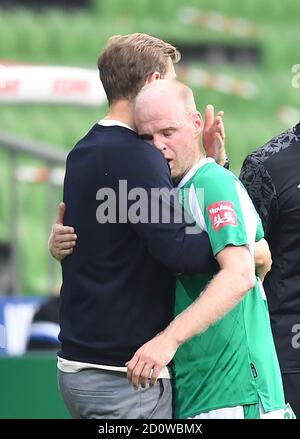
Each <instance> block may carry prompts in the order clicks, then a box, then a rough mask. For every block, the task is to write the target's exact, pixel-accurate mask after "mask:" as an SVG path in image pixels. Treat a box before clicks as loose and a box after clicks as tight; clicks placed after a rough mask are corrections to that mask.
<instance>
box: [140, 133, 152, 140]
mask: <svg viewBox="0 0 300 439" xmlns="http://www.w3.org/2000/svg"><path fill="white" fill-rule="evenodd" d="M140 138H141V139H142V140H144V141H145V142H152V141H153V136H151V134H140Z"/></svg>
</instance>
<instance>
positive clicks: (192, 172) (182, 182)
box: [177, 157, 215, 187]
mask: <svg viewBox="0 0 300 439" xmlns="http://www.w3.org/2000/svg"><path fill="white" fill-rule="evenodd" d="M214 162H215V160H214V159H213V158H212V157H206V158H205V159H200V160H199V162H197V163H196V164H195V165H194V166H193V167H192V168H191V169H190V170H189V172H188V173H187V174H185V176H184V177H183V178H182V179H181V180H180V182H179V183H178V185H177V187H182V186H184V185H185V184H186V183H187V182H188V181H189V180H190V179H191V178H192V177H193V176H194V175H195V174H196V172H197V171H198V169H200V168H202V166H205V165H206V164H207V163H214Z"/></svg>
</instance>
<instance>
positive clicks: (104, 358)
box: [59, 124, 213, 366]
mask: <svg viewBox="0 0 300 439" xmlns="http://www.w3.org/2000/svg"><path fill="white" fill-rule="evenodd" d="M120 180H126V182H127V186H128V191H129V190H130V189H132V188H134V187H138V188H144V189H145V190H146V191H147V192H148V193H150V190H151V188H163V187H165V188H168V189H171V188H172V187H173V185H172V181H171V177H170V171H169V167H168V164H167V162H166V160H165V159H164V158H163V156H162V154H161V153H160V152H159V151H158V150H157V149H155V148H154V147H153V146H152V145H149V144H147V143H145V142H143V141H142V140H141V139H139V137H138V135H137V134H136V133H135V132H133V131H131V130H129V129H127V128H124V127H120V126H112V127H107V126H100V125H98V124H97V125H95V126H94V127H93V128H92V129H91V130H90V131H89V132H88V134H87V135H86V136H85V137H84V138H83V139H82V140H80V141H79V142H78V143H77V145H76V146H75V147H74V148H73V150H72V151H71V152H70V153H69V155H68V158H67V164H66V175H65V181H64V202H65V203H66V206H67V210H66V215H65V224H69V225H72V226H74V227H75V230H76V233H77V235H78V240H77V244H76V247H75V249H74V252H73V254H72V255H71V256H69V257H67V258H66V259H65V260H64V261H63V263H62V271H63V286H62V291H61V309H60V326H61V332H60V336H59V338H60V340H61V343H62V348H61V351H60V353H59V355H60V356H61V357H63V358H66V359H69V360H75V361H85V362H90V363H95V364H105V365H113V366H124V365H125V362H126V361H128V360H129V359H130V358H131V356H132V355H133V353H134V352H135V351H136V349H138V348H139V347H140V346H141V345H142V344H144V343H145V342H146V341H147V340H149V339H151V338H152V337H153V336H154V335H155V334H157V333H158V332H160V331H161V330H163V329H164V328H165V327H166V326H167V325H168V323H169V322H170V321H171V320H172V318H173V307H174V292H175V289H174V287H175V273H178V272H180V273H182V272H184V273H189V274H192V273H196V272H202V271H203V272H207V271H209V270H211V265H212V264H213V258H212V254H211V252H210V244H209V240H208V237H207V234H206V233H204V232H203V233H201V234H196V235H189V234H186V233H185V226H186V224H183V223H181V224H178V223H176V222H174V221H170V222H168V223H163V221H159V222H156V223H149V222H148V223H143V222H138V223H136V224H134V223H133V222H128V221H123V222H120V221H118V214H119V213H120V210H122V209H123V210H124V209H125V211H126V212H125V213H126V214H127V209H128V208H129V207H130V205H132V203H133V201H131V204H130V202H128V206H127V207H126V204H127V203H126V200H125V198H126V196H125V197H124V195H122V196H121V195H120V197H121V204H122V203H123V204H122V205H121V206H119V204H118V195H119V193H118V192H119V181H120ZM101 188H111V189H112V190H113V191H114V193H116V194H117V197H116V199H117V200H116V201H117V208H116V215H117V221H116V222H115V223H111V222H110V223H104V224H100V223H99V222H98V221H97V218H96V212H97V208H99V206H100V205H101V203H103V202H104V201H105V200H104V201H100V200H99V199H96V194H97V192H98V190H99V189H101ZM98 198H99V197H98ZM149 207H150V206H149ZM112 212H113V211H112ZM122 214H124V211H123V212H122Z"/></svg>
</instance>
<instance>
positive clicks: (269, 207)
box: [240, 123, 300, 418]
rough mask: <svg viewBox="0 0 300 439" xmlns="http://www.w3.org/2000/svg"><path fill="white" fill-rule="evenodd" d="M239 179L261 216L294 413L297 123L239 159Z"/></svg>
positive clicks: (299, 261)
mask: <svg viewBox="0 0 300 439" xmlns="http://www.w3.org/2000/svg"><path fill="white" fill-rule="evenodd" d="M240 179H241V181H242V182H243V184H244V186H245V187H246V188H247V190H248V192H249V195H250V197H251V198H252V201H253V203H254V205H255V207H256V209H257V211H258V213H259V215H260V217H261V219H262V222H263V226H264V229H265V237H266V239H267V241H268V243H269V246H270V250H271V253H272V259H273V265H272V267H271V270H270V271H269V273H268V274H267V276H266V278H265V280H264V289H265V291H266V295H267V299H268V303H269V310H270V317H271V325H272V331H273V336H274V341H275V345H276V349H277V353H278V357H279V362H280V367H281V372H282V377H283V384H284V389H285V395H286V399H287V400H288V401H289V402H290V404H291V406H292V408H293V410H294V412H295V414H296V416H297V417H298V418H299V417H300V336H299V333H300V251H299V249H300V227H299V224H300V123H298V124H297V125H296V126H294V127H293V128H290V129H288V130H287V131H285V132H283V133H281V134H279V135H278V136H276V137H274V138H273V139H271V140H270V141H269V142H267V143H266V144H265V145H263V146H262V147H261V148H259V149H258V150H257V151H256V152H254V153H252V154H250V155H248V156H247V157H246V159H245V161H244V163H243V167H242V170H241V174H240Z"/></svg>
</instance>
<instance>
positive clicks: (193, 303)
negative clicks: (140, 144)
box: [127, 80, 293, 418]
mask: <svg viewBox="0 0 300 439" xmlns="http://www.w3.org/2000/svg"><path fill="white" fill-rule="evenodd" d="M135 121H136V125H137V128H138V132H139V134H140V135H142V137H144V139H145V140H147V139H148V140H149V141H150V142H151V143H153V144H154V145H155V146H156V147H157V148H158V149H159V150H161V152H162V153H163V155H164V156H165V158H166V159H167V160H168V162H169V165H170V169H171V173H172V178H173V180H175V181H177V182H178V186H179V188H180V196H181V199H182V202H183V205H184V207H185V209H186V210H187V211H188V212H189V213H190V214H191V215H192V216H193V218H194V219H195V221H196V222H197V223H198V225H200V226H202V228H203V229H205V230H207V232H208V235H209V237H210V240H211V245H212V248H213V251H214V254H215V257H216V259H217V261H218V263H219V265H220V267H221V268H220V271H219V273H218V274H217V275H216V276H215V277H213V275H212V274H211V273H207V274H206V275H203V274H202V275H195V276H183V275H181V276H178V279H177V287H176V307H175V315H176V318H175V319H174V320H173V322H172V323H171V324H170V325H169V326H168V327H167V328H166V329H165V330H164V331H163V332H162V333H160V334H159V335H158V336H156V337H155V338H153V339H152V340H150V341H149V342H148V343H146V344H144V345H143V346H142V347H141V348H140V349H139V350H138V351H137V352H136V353H135V355H134V356H133V357H132V359H131V360H130V361H129V362H128V364H127V367H128V378H129V380H130V381H131V382H132V383H133V385H134V387H135V388H138V387H139V385H140V384H141V385H142V386H146V385H147V381H148V379H150V380H151V383H152V384H154V383H155V382H156V379H157V377H158V374H159V372H160V370H161V368H162V367H163V366H165V365H167V364H168V363H169V362H170V361H171V360H172V358H173V357H174V362H173V365H174V377H175V395H174V396H175V398H174V399H175V417H179V418H188V417H195V418H266V417H268V418H270V417H272V418H284V417H291V416H293V413H292V411H291V410H290V409H289V406H286V404H285V399H284V393H283V387H282V381H281V375H280V369H279V364H278V360H277V356H276V351H275V347H274V342H273V338H272V333H271V328H270V322H269V315H268V309H267V303H266V298H265V295H264V291H263V288H262V284H261V282H260V280H259V279H258V277H256V276H255V267H254V258H253V253H254V246H255V241H258V240H260V239H261V238H262V237H263V229H262V225H261V222H260V219H259V217H258V215H257V213H256V211H255V209H254V207H253V205H252V202H251V200H250V198H249V197H248V195H247V192H246V191H245V189H244V187H243V186H242V184H241V183H240V181H239V180H238V179H237V178H236V177H235V176H234V175H233V174H232V173H231V172H229V171H227V170H226V169H224V168H223V167H221V166H219V165H217V164H216V163H215V161H214V160H213V159H210V158H205V157H204V156H203V155H202V152H201V150H200V146H199V135H200V133H201V131H202V128H203V122H202V118H201V115H200V113H199V112H197V110H196V106H195V102H194V98H193V94H192V92H191V90H190V89H189V88H188V87H186V86H184V85H183V84H180V83H178V82H177V81H165V80H162V81H157V83H155V84H153V85H152V84H151V85H149V86H146V87H145V88H144V89H143V90H142V91H141V92H140V94H139V96H138V97H137V100H136V107H135ZM216 140H218V139H216ZM199 293H200V295H199Z"/></svg>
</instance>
